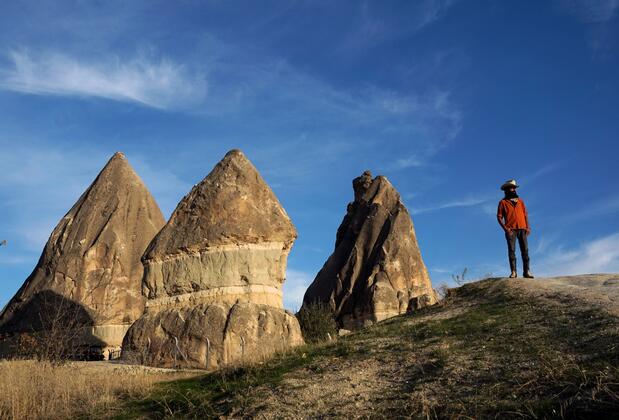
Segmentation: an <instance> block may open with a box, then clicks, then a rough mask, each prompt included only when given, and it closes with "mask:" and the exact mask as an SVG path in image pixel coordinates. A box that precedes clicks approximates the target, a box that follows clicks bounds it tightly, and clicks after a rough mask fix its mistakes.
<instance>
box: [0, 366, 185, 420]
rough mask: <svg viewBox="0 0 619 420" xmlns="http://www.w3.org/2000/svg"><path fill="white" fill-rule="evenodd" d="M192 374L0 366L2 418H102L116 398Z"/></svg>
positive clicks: (126, 368)
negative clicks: (81, 416) (84, 416)
mask: <svg viewBox="0 0 619 420" xmlns="http://www.w3.org/2000/svg"><path fill="white" fill-rule="evenodd" d="M192 375H195V373H191V372H178V371H166V370H162V369H148V368H143V367H139V366H124V365H113V364H109V363H107V364H106V363H99V362H90V363H89V362H71V363H65V364H61V365H58V364H52V363H49V362H44V361H34V360H12V361H6V360H2V361H0V378H2V379H1V380H0V418H2V419H26V418H27V419H44V418H45V419H55V418H73V417H76V416H80V415H85V413H89V414H88V417H92V416H96V415H97V413H100V415H102V416H105V415H106V414H105V413H107V414H109V412H110V410H111V409H112V408H113V407H114V406H115V405H116V404H117V402H118V400H119V398H123V397H129V398H140V397H141V396H143V395H145V394H146V393H148V392H149V391H150V390H151V388H152V386H153V385H154V384H155V383H157V382H162V381H166V380H172V379H179V378H186V377H188V376H192Z"/></svg>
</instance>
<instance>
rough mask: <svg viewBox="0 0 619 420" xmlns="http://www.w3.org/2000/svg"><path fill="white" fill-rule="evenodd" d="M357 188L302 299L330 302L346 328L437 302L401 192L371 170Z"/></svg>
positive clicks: (339, 320)
mask: <svg viewBox="0 0 619 420" xmlns="http://www.w3.org/2000/svg"><path fill="white" fill-rule="evenodd" d="M353 189H354V192H355V199H354V201H353V202H351V203H350V204H348V209H347V213H346V216H345V217H344V220H343V221H342V224H341V225H340V227H339V228H338V231H337V236H336V240H335V251H334V252H333V254H332V255H331V256H330V257H329V259H328V260H327V261H326V263H325V264H324V266H323V267H322V269H321V270H320V272H319V273H318V275H317V276H316V278H315V279H314V281H313V283H312V284H311V285H310V287H309V288H308V289H307V291H306V293H305V296H304V298H303V304H304V305H308V304H311V303H314V302H324V303H328V304H329V305H330V306H331V308H332V310H333V311H334V314H335V316H336V320H337V322H338V324H339V325H340V326H341V327H342V328H344V329H348V330H350V329H356V328H360V327H362V326H365V325H367V324H371V323H373V322H377V321H380V320H383V319H386V318H389V317H392V316H395V315H399V314H402V313H406V312H407V311H410V310H414V309H417V308H418V307H421V306H424V305H428V304H433V303H435V302H436V296H435V294H434V290H433V289H432V284H431V282H430V277H429V276H428V272H427V270H426V267H425V265H424V263H423V260H422V258H421V253H420V251H419V246H418V245H417V239H416V237H415V231H414V228H413V222H412V220H411V217H410V215H409V213H408V211H407V210H406V207H404V204H402V201H401V200H400V195H399V194H398V192H397V191H396V190H395V188H394V187H393V186H392V185H391V183H390V182H389V181H388V180H387V178H385V177H383V176H378V177H376V178H374V179H372V175H371V173H370V172H369V171H366V172H364V173H363V175H361V176H360V177H358V178H355V179H354V180H353Z"/></svg>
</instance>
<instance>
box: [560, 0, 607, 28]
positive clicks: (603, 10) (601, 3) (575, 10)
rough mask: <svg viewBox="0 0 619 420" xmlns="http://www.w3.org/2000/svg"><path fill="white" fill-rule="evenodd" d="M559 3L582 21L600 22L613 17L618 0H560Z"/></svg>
mask: <svg viewBox="0 0 619 420" xmlns="http://www.w3.org/2000/svg"><path fill="white" fill-rule="evenodd" d="M560 5H561V6H562V7H563V8H564V9H565V10H567V11H568V12H569V13H571V14H573V15H574V16H576V17H577V18H578V19H579V20H581V21H582V22H584V23H602V22H606V21H608V20H610V19H612V18H613V16H614V14H615V12H616V11H617V9H619V0H560Z"/></svg>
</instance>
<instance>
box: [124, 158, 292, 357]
mask: <svg viewBox="0 0 619 420" xmlns="http://www.w3.org/2000/svg"><path fill="white" fill-rule="evenodd" d="M295 239H296V230H295V228H294V226H293V225H292V222H291V221H290V219H289V218H288V216H287V214H286V212H285V211H284V209H283V208H282V206H281V204H280V203H279V201H278V200H277V197H275V194H273V192H272V191H271V189H270V188H269V187H268V185H267V184H266V183H265V182H264V180H263V179H262V177H261V176H260V174H259V173H258V171H257V170H256V168H254V166H253V165H252V164H251V162H249V160H247V158H246V157H245V156H244V155H243V154H242V153H241V152H240V151H238V150H232V151H230V152H228V153H227V154H226V156H225V157H224V159H223V160H222V161H221V162H219V163H218V164H217V165H216V166H215V168H214V169H213V171H212V172H211V173H210V174H209V175H208V176H207V177H206V178H204V180H202V182H200V183H199V184H198V185H196V186H194V188H193V189H192V190H191V191H190V192H189V194H187V195H186V196H185V197H184V198H183V199H182V200H181V202H180V203H179V204H178V206H177V208H176V210H175V211H174V213H173V214H172V216H171V218H170V220H169V221H168V223H167V224H166V226H165V227H164V228H163V229H162V230H161V232H159V234H157V236H156V237H155V238H154V239H153V241H152V242H151V244H150V245H149V246H148V249H147V250H146V253H145V254H144V257H143V262H144V269H145V273H144V279H143V293H144V295H145V296H147V298H148V301H147V303H146V310H145V313H144V315H143V316H142V317H141V318H140V319H139V320H138V321H137V322H136V323H135V324H134V325H133V326H132V328H131V329H130V330H129V332H128V333H127V336H126V337H125V344H124V345H123V354H124V357H127V358H129V357H135V356H138V357H139V358H140V359H141V360H140V361H142V362H145V363H149V364H154V365H158V366H172V365H175V364H176V365H184V366H196V367H210V368H214V367H218V366H221V365H225V364H229V363H233V362H236V361H240V360H241V359H244V360H258V359H260V358H262V357H265V356H266V355H269V354H272V353H273V352H274V351H279V350H282V349H284V348H287V347H289V346H293V345H297V344H300V343H302V342H303V340H302V338H301V333H300V328H299V324H298V322H297V320H296V318H295V317H294V316H293V315H292V314H290V313H288V312H286V311H284V309H283V305H282V292H281V289H282V284H283V283H284V281H285V273H286V261H287V257H288V253H289V252H290V248H291V247H292V243H293V242H294V240H295Z"/></svg>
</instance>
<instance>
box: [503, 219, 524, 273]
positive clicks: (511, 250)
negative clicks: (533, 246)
mask: <svg viewBox="0 0 619 420" xmlns="http://www.w3.org/2000/svg"><path fill="white" fill-rule="evenodd" d="M516 238H517V239H518V245H520V255H521V256H522V265H523V268H524V270H523V271H524V273H528V272H529V245H528V244H527V231H526V230H524V229H514V230H512V231H511V232H510V233H507V232H506V233H505V239H507V253H508V255H509V268H511V270H512V272H516Z"/></svg>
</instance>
